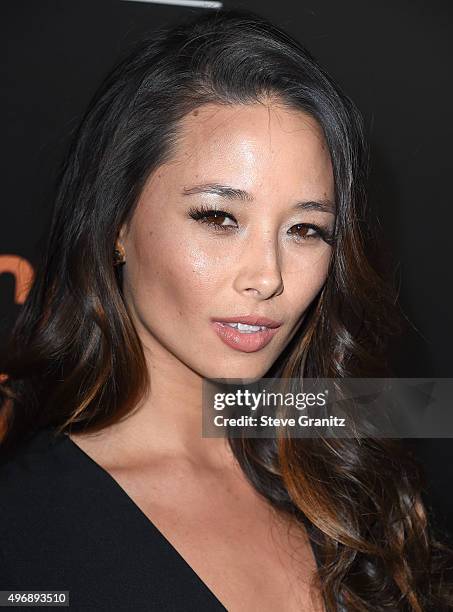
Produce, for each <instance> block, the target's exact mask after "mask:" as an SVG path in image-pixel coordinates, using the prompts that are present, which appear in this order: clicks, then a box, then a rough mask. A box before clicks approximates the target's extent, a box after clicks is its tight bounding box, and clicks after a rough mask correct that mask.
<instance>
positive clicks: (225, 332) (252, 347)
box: [211, 316, 281, 353]
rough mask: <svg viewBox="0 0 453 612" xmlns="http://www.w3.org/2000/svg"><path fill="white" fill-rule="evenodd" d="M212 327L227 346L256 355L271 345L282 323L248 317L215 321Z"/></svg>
mask: <svg viewBox="0 0 453 612" xmlns="http://www.w3.org/2000/svg"><path fill="white" fill-rule="evenodd" d="M252 320H253V322H251V321H252ZM211 325H212V326H213V329H214V331H215V332H216V333H217V335H218V336H219V338H220V339H221V340H222V341H223V342H224V343H225V344H226V345H227V346H229V347H231V348H233V349H235V350H237V351H242V352H244V353H254V352H256V351H259V350H261V349H262V348H264V347H265V346H266V345H267V344H269V342H270V341H271V340H272V338H273V337H274V336H275V334H276V333H277V332H278V330H279V328H280V326H281V322H280V321H274V320H273V319H268V318H266V317H253V316H247V317H237V318H236V319H234V318H228V319H222V320H217V319H215V320H214V319H213V320H212V321H211Z"/></svg>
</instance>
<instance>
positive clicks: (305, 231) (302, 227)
mask: <svg viewBox="0 0 453 612" xmlns="http://www.w3.org/2000/svg"><path fill="white" fill-rule="evenodd" d="M294 228H296V237H297V241H301V242H306V241H308V240H324V242H326V243H327V244H333V236H332V232H331V231H330V230H329V228H328V227H323V226H321V225H316V224H314V223H297V225H293V227H292V228H291V229H290V230H288V231H289V233H293V232H292V230H293V229H294Z"/></svg>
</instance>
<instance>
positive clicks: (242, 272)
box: [234, 232, 284, 300]
mask: <svg viewBox="0 0 453 612" xmlns="http://www.w3.org/2000/svg"><path fill="white" fill-rule="evenodd" d="M234 288H235V289H236V291H237V292H238V293H239V294H241V295H244V294H245V295H247V294H250V295H253V296H256V297H257V298H259V299H261V300H267V299H269V298H271V297H276V296H278V295H280V294H281V293H283V288H284V287H283V277H282V272H281V265H280V253H279V248H278V242H277V240H276V239H274V238H273V237H272V236H271V235H270V232H268V233H266V234H265V235H263V236H261V237H258V236H256V235H255V236H253V237H252V238H251V240H250V242H248V243H247V244H246V245H245V246H244V250H243V253H242V255H241V259H240V265H239V266H238V269H237V270H236V276H235V280H234Z"/></svg>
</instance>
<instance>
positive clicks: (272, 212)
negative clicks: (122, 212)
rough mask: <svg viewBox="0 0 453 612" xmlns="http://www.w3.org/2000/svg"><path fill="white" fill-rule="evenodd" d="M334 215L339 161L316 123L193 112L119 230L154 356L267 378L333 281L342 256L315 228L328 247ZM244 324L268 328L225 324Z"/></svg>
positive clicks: (248, 110) (269, 110)
mask: <svg viewBox="0 0 453 612" xmlns="http://www.w3.org/2000/svg"><path fill="white" fill-rule="evenodd" d="M333 207H334V182H333V174H332V166H331V161H330V155H329V152H328V149H327V146H326V143H325V141H324V137H323V135H322V131H321V128H320V127H319V126H318V124H317V123H316V122H315V120H313V119H312V118H311V117H309V116H308V115H306V114H304V113H303V112H301V111H297V110H289V109H285V108H283V107H282V106H278V105H276V104H272V103H269V105H268V106H266V105H264V104H258V103H257V104H250V105H234V106H221V105H215V104H207V105H204V106H201V107H199V108H197V109H196V110H195V111H193V112H192V113H191V114H189V115H187V116H186V117H185V118H184V119H183V121H182V123H181V133H180V140H179V143H178V144H177V147H176V150H175V154H174V156H173V157H172V159H171V161H169V162H167V163H165V164H163V165H161V166H160V167H159V168H158V169H157V170H156V171H155V172H153V173H152V174H151V175H150V177H149V179H148V181H147V184H146V185H145V188H144V189H143V192H142V194H141V197H140V199H139V202H138V205H137V208H136V210H135V211H134V214H133V216H132V219H131V221H130V223H129V224H128V225H127V226H123V228H122V229H121V232H120V241H121V243H122V244H123V246H124V249H125V252H126V265H125V266H124V268H123V274H124V276H123V279H124V286H123V287H124V295H125V299H126V301H127V304H128V307H129V310H130V312H131V314H132V317H133V320H134V323H135V324H136V327H137V330H138V333H139V335H140V338H141V340H142V342H143V344H144V346H145V347H146V349H148V350H149V352H150V355H151V356H152V357H153V358H155V359H156V360H162V359H163V358H170V360H172V361H173V360H177V362H178V363H179V364H184V366H186V367H187V368H190V369H191V370H192V371H194V372H196V373H197V374H199V375H201V376H203V377H206V378H243V379H245V378H247V379H248V378H250V379H254V378H259V377H262V376H264V374H265V373H266V372H267V370H268V369H269V368H270V367H271V365H272V364H273V363H274V361H275V360H276V358H277V357H278V356H279V354H280V353H281V352H282V350H283V349H284V348H285V346H286V345H287V344H288V342H289V340H290V339H291V338H292V337H293V335H294V333H295V332H296V331H297V329H298V327H299V326H300V324H301V323H302V321H303V319H304V314H305V312H306V310H307V308H308V306H309V304H310V303H311V302H312V300H313V299H314V298H315V297H316V296H317V294H318V292H319V291H320V289H321V288H322V286H323V284H324V282H325V280H326V276H327V273H328V267H329V260H330V257H331V251H332V247H331V246H330V245H329V244H328V242H326V241H325V240H324V239H323V238H322V236H321V235H320V234H319V233H318V232H317V230H316V229H313V228H311V227H310V224H313V225H315V226H319V227H320V228H321V229H320V230H319V231H321V232H325V235H326V236H327V241H328V234H329V233H330V232H331V231H332V229H333V224H334V212H335V211H334V208H333ZM329 208H330V209H331V210H329ZM210 211H211V212H210ZM215 211H218V212H217V213H216V212H215ZM220 211H222V212H220ZM244 316H251V317H252V320H251V322H252V323H254V322H255V323H258V324H266V326H265V328H264V329H261V330H260V331H254V328H252V329H249V330H246V329H240V328H236V329H235V328H234V327H231V326H226V325H225V323H223V324H222V321H225V319H230V321H233V322H234V321H237V320H239V319H240V318H241V317H244ZM253 317H257V318H258V321H254V319H253ZM260 317H266V318H267V319H272V320H273V321H275V322H277V323H279V324H280V325H279V327H278V328H273V329H269V325H270V322H269V321H267V320H264V321H259V318H260ZM247 331H249V332H252V333H247ZM159 362H160V361H159ZM159 362H156V363H159Z"/></svg>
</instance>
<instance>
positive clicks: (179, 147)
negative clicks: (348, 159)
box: [171, 103, 331, 182]
mask: <svg viewBox="0 0 453 612" xmlns="http://www.w3.org/2000/svg"><path fill="white" fill-rule="evenodd" d="M173 164H176V165H177V166H179V168H178V171H179V172H182V173H183V174H191V175H192V177H193V174H194V173H195V174H196V175H197V176H198V178H201V177H204V178H208V176H207V175H209V174H211V173H214V174H225V173H234V174H235V175H236V176H238V177H239V178H242V179H243V180H245V181H247V179H249V180H250V181H252V182H253V181H254V180H255V179H257V178H258V177H259V176H262V175H263V173H264V174H266V175H267V176H268V177H269V178H271V177H272V175H276V173H279V175H280V176H281V177H282V179H285V178H287V179H288V180H290V179H292V178H295V177H296V176H299V177H301V178H304V177H305V178H308V177H310V179H311V180H318V179H320V180H326V178H327V177H328V175H329V174H330V172H331V162H330V153H329V151H328V148H327V145H326V141H325V138H324V134H323V131H322V128H321V127H320V125H319V124H318V122H317V121H316V120H315V119H314V118H313V117H311V116H310V115H308V114H307V113H305V112H303V111H301V110H297V109H290V108H287V107H284V106H283V105H279V104H277V103H253V104H242V105H239V104H237V105H219V104H205V105H202V106H200V107H198V108H196V109H194V110H193V111H192V112H190V113H189V114H187V115H186V116H185V117H184V118H183V119H182V120H181V122H180V125H179V130H178V137H177V142H176V146H175V148H174V152H173V156H172V160H171V165H173ZM211 178H212V177H211ZM218 178H220V177H218Z"/></svg>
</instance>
